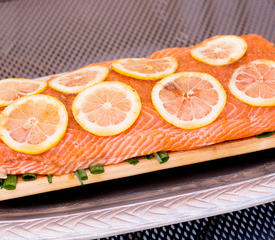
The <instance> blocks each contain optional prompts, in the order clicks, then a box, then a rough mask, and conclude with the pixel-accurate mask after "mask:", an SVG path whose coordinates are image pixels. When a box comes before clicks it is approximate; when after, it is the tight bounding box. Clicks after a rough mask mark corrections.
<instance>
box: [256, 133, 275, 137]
mask: <svg viewBox="0 0 275 240" xmlns="http://www.w3.org/2000/svg"><path fill="white" fill-rule="evenodd" d="M273 134H274V132H264V133H261V134H259V135H256V137H257V138H265V137H270V136H272V135H273Z"/></svg>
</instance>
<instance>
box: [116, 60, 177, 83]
mask: <svg viewBox="0 0 275 240" xmlns="http://www.w3.org/2000/svg"><path fill="white" fill-rule="evenodd" d="M177 68H178V62H177V60H176V59H175V58H173V57H165V58H158V59H148V58H124V59H119V60H117V61H114V62H113V64H112V69H113V70H115V71H116V72H118V73H120V74H122V75H125V76H129V77H132V78H137V79H143V80H157V79H161V78H164V77H166V76H169V75H170V74H172V73H174V72H175V71H176V70H177Z"/></svg>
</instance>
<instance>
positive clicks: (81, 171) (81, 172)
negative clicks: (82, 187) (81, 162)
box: [77, 169, 88, 181]
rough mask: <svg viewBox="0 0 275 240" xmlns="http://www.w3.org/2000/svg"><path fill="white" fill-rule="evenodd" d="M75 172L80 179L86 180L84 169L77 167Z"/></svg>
mask: <svg viewBox="0 0 275 240" xmlns="http://www.w3.org/2000/svg"><path fill="white" fill-rule="evenodd" d="M77 173H78V175H79V177H80V179H81V180H82V181H85V180H88V175H87V173H86V170H85V169H79V170H77Z"/></svg>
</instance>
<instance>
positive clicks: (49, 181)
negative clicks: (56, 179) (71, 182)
mask: <svg viewBox="0 0 275 240" xmlns="http://www.w3.org/2000/svg"><path fill="white" fill-rule="evenodd" d="M48 183H53V176H52V175H48Z"/></svg>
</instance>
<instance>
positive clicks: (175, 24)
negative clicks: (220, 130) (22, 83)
mask: <svg viewBox="0 0 275 240" xmlns="http://www.w3.org/2000/svg"><path fill="white" fill-rule="evenodd" d="M273 17H274V2H273V1H272V0H236V1H220V0H205V1H200V0H182V1H180V0H139V1H135V0H127V1H125V0H113V1H110V0H91V1H84V0H83V1H78V0H59V1H55V0H43V1H32V0H20V1H7V0H2V1H1V0H0V32H1V35H0V78H7V77H30V78H37V77H42V76H45V75H51V74H56V73H60V72H66V71H70V70H73V69H76V68H78V67H81V66H83V65H87V64H90V63H92V62H98V61H104V60H110V59H115V58H121V57H130V56H132V57H142V56H146V55H149V54H151V53H152V52H154V51H156V50H159V49H162V48H167V47H180V46H181V47H183V46H188V45H191V44H196V43H198V42H200V41H202V40H203V39H205V38H208V37H210V36H213V35H218V34H237V35H242V34H246V33H257V34H260V35H262V36H264V37H265V38H266V39H268V40H270V41H274V40H275V35H274V26H273V25H272V22H273ZM273 200H275V150H274V149H271V150H265V151H261V152H257V153H252V154H247V155H242V156H238V157H232V158H227V159H223V160H215V161H211V162H205V163H200V164H195V165H190V166H184V167H179V168H176V169H169V170H163V171H159V172H155V173H148V174H143V175H140V176H134V177H128V178H124V179H118V180H112V181H107V182H102V183H97V184H92V185H87V186H83V187H78V188H73V189H67V190H61V191H57V192H51V193H45V194H40V195H36V196H31V197H24V198H21V199H14V200H8V201H4V202H0V234H1V239H3V240H17V239H21V240H24V239H28V240H30V239H56V240H58V239H66V240H69V239H91V238H97V237H102V236H109V235H114V234H118V233H123V232H130V231H136V230H139V229H145V228H150V227H154V226H160V225H167V224H169V223H175V222H181V221H187V220H191V219H197V218H201V217H205V216H211V215H216V214H219V213H224V212H230V211H234V210H237V209H241V208H247V207H249V206H252V205H257V204H261V203H264V202H268V201H273Z"/></svg>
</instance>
